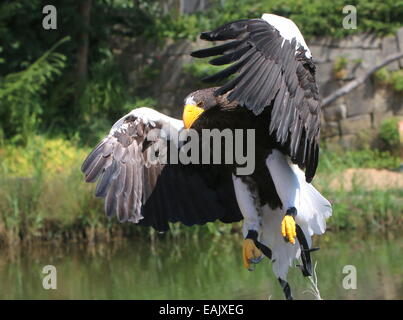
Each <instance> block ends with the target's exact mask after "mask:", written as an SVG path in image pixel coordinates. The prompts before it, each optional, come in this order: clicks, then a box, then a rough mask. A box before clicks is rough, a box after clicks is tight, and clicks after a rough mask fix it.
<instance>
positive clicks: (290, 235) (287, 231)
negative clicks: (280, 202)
mask: <svg viewBox="0 0 403 320" xmlns="http://www.w3.org/2000/svg"><path fill="white" fill-rule="evenodd" d="M281 234H282V235H283V237H284V239H285V240H286V241H289V242H290V243H292V244H295V237H296V236H297V229H296V224H295V219H294V217H292V216H291V215H285V216H284V218H283V220H282V221H281Z"/></svg>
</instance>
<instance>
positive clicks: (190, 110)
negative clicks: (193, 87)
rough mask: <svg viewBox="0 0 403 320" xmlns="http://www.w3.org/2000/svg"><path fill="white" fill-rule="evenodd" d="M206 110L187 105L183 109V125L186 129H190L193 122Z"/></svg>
mask: <svg viewBox="0 0 403 320" xmlns="http://www.w3.org/2000/svg"><path fill="white" fill-rule="evenodd" d="M203 111H204V109H203V108H200V107H198V106H196V105H194V104H187V105H185V108H184V109H183V116H182V117H183V124H184V125H185V128H186V129H189V128H190V127H191V126H192V124H193V122H195V121H196V120H197V119H198V118H199V116H200V115H201V114H202V113H203Z"/></svg>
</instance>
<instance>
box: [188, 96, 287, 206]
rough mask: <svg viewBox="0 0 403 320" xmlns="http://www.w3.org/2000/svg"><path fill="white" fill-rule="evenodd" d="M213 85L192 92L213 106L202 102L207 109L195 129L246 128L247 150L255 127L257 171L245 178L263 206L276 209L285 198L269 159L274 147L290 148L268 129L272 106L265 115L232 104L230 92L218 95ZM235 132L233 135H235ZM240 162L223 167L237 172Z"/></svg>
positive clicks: (195, 124)
mask: <svg viewBox="0 0 403 320" xmlns="http://www.w3.org/2000/svg"><path fill="white" fill-rule="evenodd" d="M215 89H216V88H209V89H204V90H199V91H197V92H196V93H192V94H190V95H192V96H193V97H194V99H196V101H197V100H198V99H201V100H200V101H208V103H209V104H210V105H206V104H204V105H201V106H202V107H204V108H205V112H203V114H202V115H201V116H200V118H199V119H198V120H197V121H195V123H194V124H193V126H192V128H193V129H195V130H197V131H201V130H202V129H219V130H220V131H222V130H225V129H230V130H232V131H233V130H235V129H242V130H244V148H243V150H246V145H245V144H246V143H247V140H246V136H245V135H246V130H247V129H253V130H255V140H254V141H253V143H254V147H255V148H254V149H255V154H254V159H255V170H254V172H253V173H252V175H250V176H248V178H246V177H245V182H248V185H249V187H250V188H251V189H255V188H256V189H257V194H258V195H259V199H258V200H259V202H260V205H261V206H263V205H265V204H268V205H269V206H270V207H271V208H272V209H276V208H278V207H281V206H282V204H281V200H280V198H279V196H278V194H277V192H276V189H275V186H274V183H273V180H272V177H271V175H270V172H269V170H268V169H267V166H266V159H267V157H268V155H269V154H270V153H271V151H272V150H273V149H277V150H280V151H282V152H283V153H284V154H287V152H286V148H285V147H283V146H281V145H280V144H279V143H278V142H277V141H276V139H275V135H273V134H270V133H269V131H268V130H267V128H268V126H269V124H270V112H271V110H270V108H266V110H264V111H263V112H262V113H261V114H259V115H257V116H256V115H255V114H254V113H253V112H252V111H250V110H248V109H246V108H243V107H241V106H239V105H237V103H236V101H235V102H231V103H229V102H228V100H227V96H228V95H224V96H218V97H214V90H215ZM234 136H235V134H233V137H234ZM224 148H225V146H224V145H223V148H222V150H221V151H222V157H221V159H224V153H225V149H224ZM236 167H237V164H236V163H234V164H231V165H227V166H226V168H223V166H220V168H221V170H231V172H232V173H234V174H235V169H236Z"/></svg>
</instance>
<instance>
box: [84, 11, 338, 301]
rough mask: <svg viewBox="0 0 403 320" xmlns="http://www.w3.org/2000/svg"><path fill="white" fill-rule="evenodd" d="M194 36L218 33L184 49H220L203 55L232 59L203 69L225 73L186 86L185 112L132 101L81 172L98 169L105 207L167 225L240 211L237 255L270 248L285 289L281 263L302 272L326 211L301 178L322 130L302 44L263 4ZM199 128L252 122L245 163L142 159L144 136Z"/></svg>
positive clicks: (154, 138) (167, 136)
mask: <svg viewBox="0 0 403 320" xmlns="http://www.w3.org/2000/svg"><path fill="white" fill-rule="evenodd" d="M201 39H204V40H207V41H226V40H228V41H227V42H225V43H223V44H221V45H216V46H213V47H210V48H207V49H202V50H199V51H195V52H193V53H192V56H193V57H196V58H205V57H213V56H218V57H216V58H214V59H212V60H211V61H210V63H211V64H212V65H226V64H230V65H229V66H228V67H227V68H226V69H224V70H222V71H219V72H217V73H216V74H214V75H211V76H209V77H207V78H206V79H204V80H205V81H207V82H217V81H222V83H223V84H222V85H221V86H218V87H213V88H208V89H203V90H198V91H196V92H193V93H190V94H189V95H188V96H187V97H186V99H185V106H184V109H183V120H177V119H174V118H171V117H168V116H166V115H164V114H161V113H159V112H157V111H155V110H153V109H149V108H138V109H135V110H133V111H131V112H130V113H129V114H127V115H125V116H124V117H122V118H121V119H120V120H118V121H117V122H116V123H115V124H114V125H113V127H112V129H111V131H110V133H109V135H107V136H106V137H105V138H104V139H103V140H102V141H101V142H100V143H99V144H98V146H97V147H95V149H94V150H93V151H92V152H91V154H90V155H89V156H88V157H87V159H86V160H85V161H84V163H83V165H82V171H83V172H84V173H85V179H86V181H87V182H94V181H96V180H97V179H98V180H99V182H98V185H97V188H96V196H98V197H103V198H105V211H106V214H107V215H108V216H109V217H112V216H113V215H116V216H117V218H118V220H119V221H121V222H123V221H130V222H134V223H138V224H140V225H144V226H151V227H153V228H155V229H156V230H158V231H167V230H168V229H169V225H168V222H182V223H183V224H185V225H188V226H190V225H194V224H205V223H206V222H211V221H215V220H221V221H223V222H225V223H232V222H237V221H240V220H242V219H243V236H244V242H243V263H244V266H245V267H246V268H248V269H252V268H251V267H252V266H253V265H254V264H256V263H258V262H259V261H260V260H261V259H262V258H263V256H266V257H268V258H269V259H270V260H271V261H272V262H273V271H274V273H275V275H276V277H277V278H278V280H279V282H280V284H281V286H282V289H283V291H284V294H285V296H286V298H287V299H292V294H291V289H290V286H289V284H288V283H287V281H286V276H287V272H288V268H289V267H290V266H291V265H292V263H293V261H294V259H297V260H299V266H300V268H301V270H302V273H303V275H304V276H309V275H311V273H312V265H311V259H310V252H311V251H313V250H314V249H312V242H311V236H312V235H313V234H323V233H324V232H325V229H326V219H327V218H328V217H330V215H331V212H332V209H331V205H330V203H329V202H328V201H327V200H326V199H325V198H324V197H323V196H322V195H321V194H320V193H319V192H318V191H317V190H316V189H315V188H314V187H313V186H312V185H311V184H310V182H311V181H312V179H313V177H314V175H315V171H316V168H317V165H318V156H319V132H320V99H319V94H318V87H317V84H316V81H315V65H314V63H313V60H312V57H311V53H310V51H309V49H308V47H307V45H306V43H305V41H304V39H303V37H302V35H301V33H300V31H299V29H298V27H297V26H296V25H295V24H294V22H292V21H291V20H289V19H286V18H283V17H280V16H276V15H272V14H264V15H263V16H262V18H261V19H248V20H239V21H235V22H231V23H228V24H225V25H223V26H221V27H219V28H217V29H215V30H213V31H210V32H203V33H202V34H201ZM155 129H158V130H157V131H155ZM204 129H219V130H225V129H227V130H228V129H229V130H232V131H234V130H236V129H253V130H254V132H255V135H254V137H255V140H254V144H255V145H254V146H255V151H254V156H255V166H254V170H253V172H251V173H250V174H248V175H240V174H238V172H237V170H236V169H237V168H238V167H239V164H236V163H235V164H234V163H232V164H228V163H224V164H215V163H207V164H205V163H204V162H202V164H199V163H196V162H194V161H193V162H188V163H180V162H179V163H172V161H171V162H170V161H169V160H168V161H166V162H165V163H161V162H155V161H151V159H150V154H149V153H148V151H149V150H150V148H153V147H155V146H158V145H160V144H161V143H162V142H164V141H165V142H167V148H166V149H164V150H165V151H166V150H173V149H179V148H181V146H183V144H181V143H180V142H178V140H177V139H176V138H174V137H176V136H178V135H181V134H182V135H185V137H186V134H187V132H190V131H191V130H193V132H196V133H200V134H201V133H202V131H203V130H204ZM242 143H243V144H248V143H250V142H248V141H245V140H243V142H242ZM156 149H157V150H158V148H156ZM161 150H162V149H161ZM202 150H203V149H202ZM167 152H168V151H166V153H167ZM224 152H225V150H224Z"/></svg>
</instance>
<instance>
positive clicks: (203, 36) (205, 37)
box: [200, 31, 213, 41]
mask: <svg viewBox="0 0 403 320" xmlns="http://www.w3.org/2000/svg"><path fill="white" fill-rule="evenodd" d="M211 33H212V32H211V31H205V32H202V33H201V34H200V39H201V40H206V41H212V40H213V38H212V37H211Z"/></svg>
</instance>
